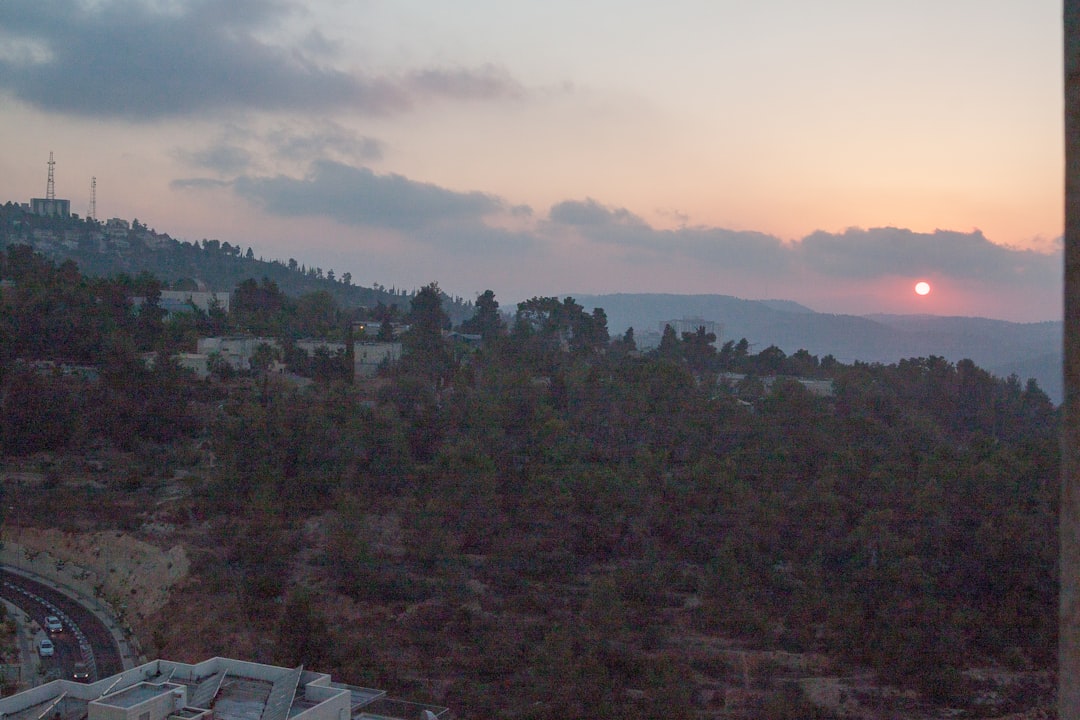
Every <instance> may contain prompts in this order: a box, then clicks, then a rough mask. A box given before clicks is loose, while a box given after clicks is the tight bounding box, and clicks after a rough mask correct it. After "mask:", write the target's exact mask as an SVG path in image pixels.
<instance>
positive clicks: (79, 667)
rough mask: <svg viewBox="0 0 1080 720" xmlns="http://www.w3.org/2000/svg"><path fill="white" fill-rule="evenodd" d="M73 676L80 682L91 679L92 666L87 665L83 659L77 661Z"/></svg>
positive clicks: (72, 672)
mask: <svg viewBox="0 0 1080 720" xmlns="http://www.w3.org/2000/svg"><path fill="white" fill-rule="evenodd" d="M71 678H72V679H73V680H78V681H79V682H86V681H87V680H89V679H90V668H88V667H86V663H84V662H83V661H82V660H78V661H76V662H75V667H74V668H73V669H72V671H71Z"/></svg>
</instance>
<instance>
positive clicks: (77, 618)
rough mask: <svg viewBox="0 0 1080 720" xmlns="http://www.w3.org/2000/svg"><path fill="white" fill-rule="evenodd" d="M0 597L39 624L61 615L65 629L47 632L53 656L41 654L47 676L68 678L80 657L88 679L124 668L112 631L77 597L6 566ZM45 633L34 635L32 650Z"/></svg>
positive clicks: (0, 576)
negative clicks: (51, 643)
mask: <svg viewBox="0 0 1080 720" xmlns="http://www.w3.org/2000/svg"><path fill="white" fill-rule="evenodd" d="M0 598H3V599H4V600H7V601H8V602H10V603H12V604H13V605H17V606H18V607H19V608H21V609H22V610H23V611H24V612H25V613H26V614H27V615H29V616H30V617H31V618H33V619H34V620H35V621H36V622H37V623H38V625H40V626H42V627H44V626H45V617H46V616H47V615H56V616H57V617H59V618H60V622H61V623H62V624H63V626H64V629H63V630H62V631H61V632H58V633H52V634H50V635H49V637H50V638H51V639H52V641H53V643H54V644H55V645H56V652H55V653H54V655H53V656H52V657H44V658H41V663H42V666H43V667H44V668H45V669H46V673H47V674H49V675H50V676H52V677H59V678H67V679H71V677H72V671H73V669H74V665H75V663H76V662H77V661H80V660H81V661H83V662H85V663H86V665H87V667H88V669H89V671H90V678H89V681H90V682H93V681H94V680H97V679H98V678H102V677H108V676H109V675H114V674H116V673H118V672H121V671H123V669H124V666H123V660H122V659H121V656H120V648H119V647H118V646H117V644H116V640H115V639H114V638H113V636H112V633H110V632H109V629H108V628H107V627H106V626H105V624H104V623H103V622H102V621H101V620H100V619H99V618H98V616H97V615H95V614H94V613H92V612H91V611H90V610H89V609H87V608H86V607H84V606H83V605H81V604H80V603H79V602H78V601H77V600H75V599H73V598H71V597H70V596H68V595H65V594H64V593H61V592H59V591H57V590H54V589H53V588H51V587H48V586H46V585H43V584H41V583H39V582H35V581H34V580H30V579H29V578H26V577H24V576H22V575H19V574H16V573H13V572H9V571H8V570H7V569H5V568H0ZM45 636H46V633H45V632H44V631H42V632H40V633H38V635H37V636H36V637H35V639H34V650H35V651H36V650H37V646H38V641H39V640H40V639H41V638H43V637H45Z"/></svg>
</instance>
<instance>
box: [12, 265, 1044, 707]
mask: <svg viewBox="0 0 1080 720" xmlns="http://www.w3.org/2000/svg"><path fill="white" fill-rule="evenodd" d="M0 279H3V280H6V281H8V282H7V283H6V287H5V288H4V290H3V293H2V296H0V297H2V300H3V308H2V312H0V348H3V352H2V353H0V449H2V452H3V461H4V463H5V467H6V468H7V469H8V470H9V471H10V470H19V471H20V472H23V473H26V472H29V473H30V474H31V475H32V476H33V477H32V479H31V480H26V477H27V476H26V475H25V474H24V475H21V476H20V477H22V478H23V481H20V482H14V481H10V480H9V481H8V482H7V483H5V491H6V492H7V497H6V498H5V503H4V504H5V505H11V506H12V507H14V508H16V510H15V511H14V513H12V514H9V516H8V517H7V518H5V522H6V523H9V524H11V523H17V524H21V525H56V524H59V525H60V526H61V529H63V530H65V531H67V532H72V533H87V532H92V531H100V530H102V529H106V528H111V529H115V530H117V531H118V532H124V533H130V534H132V535H135V536H137V537H140V538H142V539H145V540H147V541H150V542H156V543H161V544H162V545H163V546H169V545H171V544H173V543H182V544H183V546H184V548H185V550H186V553H187V556H188V557H190V561H191V566H190V571H189V575H188V577H187V579H186V580H184V581H183V583H181V584H180V585H178V586H177V587H176V588H174V589H173V591H172V596H171V599H170V601H169V603H168V605H167V606H166V607H165V609H163V610H162V611H160V613H158V614H157V615H154V616H152V617H149V618H146V619H140V620H139V621H138V624H137V628H136V629H137V631H138V632H139V633H140V635H141V637H142V638H143V641H144V643H145V644H146V645H147V647H148V648H149V650H150V651H152V652H157V653H160V654H161V655H163V656H171V657H176V658H177V659H181V660H193V659H201V658H203V657H206V656H208V655H212V654H217V653H220V654H228V655H238V656H243V657H250V658H251V659H254V660H259V661H270V662H275V663H280V664H283V665H296V664H300V663H303V664H304V665H305V666H307V667H311V668H318V669H323V670H327V671H331V672H333V673H334V674H335V675H337V676H339V677H342V678H343V679H346V680H347V681H350V682H353V683H356V684H361V685H373V686H376V687H381V688H384V689H386V690H389V691H391V692H392V694H395V695H404V696H407V697H410V698H414V699H419V700H428V701H434V702H437V703H440V704H444V705H448V706H450V707H452V708H454V710H455V712H456V713H457V714H458V715H459V716H461V717H475V718H530V719H540V718H597V717H619V718H655V717H664V718H694V717H714V718H727V717H764V718H806V717H839V716H842V715H843V716H849V717H851V716H854V717H868V718H869V717H896V716H903V717H931V716H935V715H938V714H940V712H941V711H942V710H943V709H944V708H953V709H956V710H959V711H961V712H963V713H965V714H967V715H968V716H982V717H988V716H990V717H992V716H996V715H1004V714H1006V713H1008V712H1017V711H1020V710H1026V709H1030V708H1033V707H1036V706H1038V705H1040V704H1048V702H1049V701H1048V690H1047V687H1048V686H1049V682H1050V681H1049V675H1048V673H1049V671H1050V670H1051V669H1052V668H1053V664H1054V657H1055V652H1056V637H1055V632H1056V622H1057V621H1056V612H1055V607H1056V595H1057V586H1056V558H1057V555H1056V518H1057V498H1058V464H1059V458H1058V445H1057V424H1058V418H1057V413H1056V411H1055V409H1054V407H1053V405H1052V404H1051V403H1050V401H1049V399H1048V398H1047V396H1046V395H1045V393H1043V392H1042V390H1041V389H1040V388H1039V386H1038V384H1037V383H1036V382H1034V381H1028V382H1023V381H1021V380H1020V379H1019V378H1016V377H1009V378H1004V379H1002V378H997V377H994V376H992V375H990V374H989V373H987V372H985V371H984V370H982V369H980V368H979V367H977V366H976V365H975V364H974V363H972V362H971V361H960V362H956V363H953V362H949V361H946V360H944V359H942V358H940V357H933V356H931V357H922V358H910V359H907V360H904V361H901V362H898V363H894V364H865V363H853V364H844V363H840V362H837V361H836V360H835V359H834V358H831V357H828V356H826V357H824V358H819V357H817V356H815V355H812V354H810V353H808V352H805V351H802V352H797V353H794V354H792V355H787V354H786V353H784V352H783V351H782V350H780V349H779V348H776V347H770V348H765V349H763V350H762V351H761V352H759V353H756V354H753V353H751V352H749V346H748V344H747V343H746V342H745V341H742V342H739V343H730V342H729V343H725V344H722V346H721V347H720V348H716V347H715V346H714V345H713V343H712V340H713V339H714V338H712V337H710V336H709V335H707V334H706V333H705V332H704V331H703V330H702V331H699V332H697V333H687V334H685V335H683V336H682V337H676V336H675V334H674V333H673V332H669V333H666V334H665V336H664V339H663V340H662V342H661V344H660V346H659V347H658V348H657V349H656V350H655V351H651V352H649V353H641V352H639V351H637V349H636V347H635V343H634V339H633V333H632V331H630V332H627V333H626V334H625V335H624V336H621V337H617V338H610V337H609V336H608V331H607V320H606V316H605V314H604V311H603V310H600V309H596V310H593V311H592V312H587V311H586V310H585V309H584V308H583V307H582V306H581V305H579V304H578V303H576V302H574V301H573V300H572V299H570V298H565V299H563V300H559V299H557V298H533V299H532V300H530V301H527V302H523V303H521V304H520V305H519V306H518V307H517V312H516V313H515V315H514V322H512V323H511V324H510V326H509V327H507V326H506V325H505V324H504V322H503V320H502V315H501V314H500V313H499V308H498V303H497V302H496V301H495V299H494V296H493V295H492V294H490V293H488V294H485V295H484V296H482V297H481V299H480V300H479V301H478V302H477V304H476V314H475V316H474V317H473V318H470V319H469V320H468V322H467V323H465V325H464V329H465V330H468V331H470V332H473V333H475V334H478V335H481V336H482V337H483V342H482V344H480V345H479V346H476V347H466V346H463V345H456V344H454V343H453V342H452V341H451V340H449V339H448V338H447V337H446V336H445V335H444V334H443V332H442V331H443V330H444V329H445V328H446V327H447V326H449V325H450V324H452V323H451V321H450V319H449V318H448V316H447V315H446V313H445V311H444V309H443V297H442V295H441V294H440V293H439V292H438V288H437V286H434V285H433V286H428V287H426V288H423V289H421V290H420V291H419V292H418V293H416V294H415V295H414V296H413V297H412V298H411V303H410V307H409V309H408V313H407V316H406V318H405V319H406V320H407V321H408V322H409V325H410V331H409V333H408V334H407V335H406V336H405V337H404V338H403V342H404V345H405V355H404V357H403V358H402V361H401V362H400V363H399V364H398V365H397V366H395V367H392V368H388V369H386V371H385V372H384V373H383V375H382V376H381V377H379V378H376V379H375V380H373V381H370V382H367V383H365V384H363V385H360V384H356V385H354V384H350V383H349V382H348V379H347V378H346V377H343V376H342V375H340V374H338V375H335V374H334V373H323V374H322V375H320V376H318V377H316V382H315V383H314V384H312V385H310V386H308V387H305V388H298V387H296V386H294V385H292V384H289V383H288V382H286V381H283V380H281V379H280V378H277V377H272V376H268V375H263V374H259V373H255V374H253V375H251V376H244V375H242V374H241V375H238V376H232V377H229V378H222V377H216V376H212V377H211V378H209V379H207V380H198V379H196V378H195V377H194V376H192V375H189V374H187V373H185V372H183V371H181V370H180V369H179V368H177V367H175V366H174V365H173V364H172V363H171V362H169V361H168V353H169V351H170V349H171V348H175V347H176V346H177V343H178V342H180V341H179V340H177V338H178V337H180V338H182V337H183V333H181V332H180V331H178V330H176V327H175V325H176V323H180V322H185V321H180V320H166V319H165V318H163V317H162V316H161V315H160V314H159V313H153V312H140V313H138V314H135V313H134V312H133V311H132V308H131V305H130V303H129V301H128V300H127V299H126V298H127V296H129V295H130V294H141V293H142V289H140V288H136V287H134V286H133V284H134V285H138V284H139V283H143V284H149V283H152V281H153V278H150V277H143V278H141V279H138V280H131V279H130V278H114V279H112V280H107V279H91V278H88V277H86V276H83V275H81V274H80V273H79V271H78V270H77V268H75V266H74V265H71V264H65V265H61V266H56V265H55V264H53V263H52V262H50V261H48V260H46V259H44V258H42V257H41V256H39V255H34V254H32V253H31V252H30V251H29V249H28V248H25V247H13V248H9V249H8V251H7V252H6V253H5V254H3V255H2V256H0ZM254 285H255V286H256V288H258V287H265V285H260V284H258V283H254ZM249 289H250V286H249ZM242 307H246V310H244V311H243V312H246V313H247V314H246V315H243V314H241V315H238V316H237V317H234V318H221V319H219V320H220V321H221V322H223V323H225V325H226V327H229V326H230V325H229V324H230V323H232V324H233V325H232V326H234V327H237V328H239V327H241V326H252V325H257V324H259V323H266V324H268V325H267V327H291V325H290V323H293V322H297V317H302V312H303V310H302V308H303V303H300V302H297V303H296V304H289V303H286V304H284V305H283V306H280V307H279V306H276V305H275V304H274V303H268V304H266V305H265V306H263V305H260V304H258V303H254V304H249V305H247V306H243V304H242ZM241 318H242V320H241ZM209 321H210V319H202V320H198V321H191V322H209ZM273 323H278V324H277V325H274V324H273ZM196 329H197V328H196ZM148 349H157V350H159V351H160V354H159V356H158V361H157V362H156V363H155V364H154V365H153V367H147V366H145V365H144V364H143V363H142V362H141V361H139V360H138V359H137V357H138V355H137V353H138V352H140V351H143V350H148ZM30 360H34V361H42V360H56V361H60V360H67V361H72V360H78V361H79V362H82V363H86V364H88V365H90V366H92V367H94V368H97V370H98V372H97V373H96V374H93V373H77V372H68V373H65V372H64V371H63V369H62V367H61V366H60V365H56V366H55V367H50V366H47V365H42V364H41V363H40V362H39V363H36V364H34V363H30V362H28V361H30ZM808 379H817V380H822V381H831V388H832V394H831V395H828V396H819V395H815V394H813V393H812V392H811V391H810V389H809V388H808V386H807V385H806V384H803V383H801V382H800V380H808ZM826 384H828V383H826ZM767 386H768V387H767ZM814 387H816V386H814ZM812 679H814V682H811V680H812ZM826 680H827V681H828V683H831V685H829V687H831V688H833V690H832V691H830V692H825V691H823V690H822V687H823V685H822V684H821V683H822V682H825V681H826ZM886 688H892V690H887V689H886Z"/></svg>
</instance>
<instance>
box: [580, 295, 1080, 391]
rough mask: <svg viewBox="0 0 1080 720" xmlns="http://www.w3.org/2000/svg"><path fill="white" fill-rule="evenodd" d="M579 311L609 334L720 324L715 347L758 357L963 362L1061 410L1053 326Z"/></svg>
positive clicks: (742, 306) (666, 306) (613, 301)
mask: <svg viewBox="0 0 1080 720" xmlns="http://www.w3.org/2000/svg"><path fill="white" fill-rule="evenodd" d="M574 299H575V300H577V302H579V303H580V304H582V305H583V306H585V307H586V308H592V307H602V308H603V309H604V311H605V313H607V318H608V328H609V330H610V331H611V333H612V334H613V335H614V334H616V333H623V332H625V330H626V328H628V327H633V328H634V331H635V334H636V335H637V336H639V337H640V336H641V335H642V334H644V333H649V332H656V331H658V330H660V329H662V327H663V326H662V323H664V322H666V321H669V320H678V319H681V318H701V319H703V320H711V321H714V322H716V323H719V324H720V326H721V332H720V333H719V334H720V335H721V337H720V341H721V342H723V341H727V340H739V339H740V338H744V337H745V338H746V339H747V340H749V341H750V343H751V344H752V346H754V347H756V348H757V349H758V350H761V349H763V348H765V347H768V346H769V345H776V346H777V347H779V348H780V349H782V350H783V351H784V352H785V353H788V354H789V355H790V354H791V353H794V352H795V351H796V350H799V349H805V350H807V351H808V352H810V353H812V354H814V355H819V356H824V355H830V354H831V355H833V356H834V357H836V359H838V360H840V361H842V362H853V361H855V360H860V361H863V362H880V363H894V362H897V361H899V360H902V359H905V358H910V357H927V356H930V355H937V356H940V357H944V358H946V359H947V360H950V361H952V362H956V361H959V360H963V359H965V358H968V359H971V360H972V361H974V362H975V364H976V365H978V366H979V367H982V368H984V369H986V370H988V371H990V372H992V373H994V374H995V375H998V376H1000V377H1006V376H1008V375H1009V374H1012V373H1015V374H1016V375H1017V376H1019V377H1020V379H1021V380H1022V381H1023V380H1026V379H1027V378H1035V380H1036V381H1037V382H1038V383H1039V386H1040V387H1042V389H1043V390H1044V391H1046V393H1047V394H1048V395H1049V396H1050V397H1051V398H1052V399H1053V400H1054V402H1055V403H1060V402H1061V400H1062V398H1063V397H1064V395H1063V392H1064V391H1063V386H1062V377H1061V358H1062V332H1063V324H1062V323H1061V322H1060V321H1047V322H1038V323H1016V322H1009V321H1006V320H992V319H989V318H977V317H940V316H934V315H885V314H877V315H866V316H858V315H835V314H829V313H819V312H815V311H813V310H811V309H810V308H807V307H805V306H803V305H800V304H799V303H795V302H790V301H783V300H743V299H741V298H736V297H732V296H729V295H673V294H647V293H641V294H622V293H620V294H610V295H575V296H574Z"/></svg>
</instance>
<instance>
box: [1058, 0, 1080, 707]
mask: <svg viewBox="0 0 1080 720" xmlns="http://www.w3.org/2000/svg"><path fill="white" fill-rule="evenodd" d="M1064 30H1065V33H1064V34H1065V47H1064V50H1065V52H1064V56H1065V88H1064V92H1065V307H1064V310H1065V314H1064V318H1065V330H1064V338H1063V341H1064V342H1063V348H1064V351H1065V354H1064V360H1065V362H1064V368H1063V370H1064V378H1063V379H1064V381H1065V405H1064V411H1065V412H1064V419H1063V421H1062V430H1061V514H1060V516H1059V518H1058V522H1059V526H1058V533H1059V542H1060V562H1059V568H1060V570H1059V572H1060V581H1061V595H1060V598H1059V608H1058V613H1059V614H1058V622H1059V626H1058V717H1059V718H1061V719H1062V720H1075V719H1077V718H1080V0H1064Z"/></svg>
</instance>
